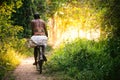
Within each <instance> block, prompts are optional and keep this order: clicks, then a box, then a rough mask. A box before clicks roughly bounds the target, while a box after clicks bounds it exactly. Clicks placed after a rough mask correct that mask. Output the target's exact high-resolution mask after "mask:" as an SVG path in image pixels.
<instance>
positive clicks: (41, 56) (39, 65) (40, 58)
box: [36, 45, 47, 74]
mask: <svg viewBox="0 0 120 80" xmlns="http://www.w3.org/2000/svg"><path fill="white" fill-rule="evenodd" d="M42 46H44V45H37V54H38V56H37V64H36V69H37V70H38V71H39V72H40V74H41V73H42V65H43V63H44V61H47V59H46V57H45V55H44V53H42Z"/></svg>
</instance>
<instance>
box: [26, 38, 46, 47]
mask: <svg viewBox="0 0 120 80" xmlns="http://www.w3.org/2000/svg"><path fill="white" fill-rule="evenodd" d="M47 40H48V38H47V37H46V36H32V37H31V38H30V40H29V41H28V47H31V48H33V47H35V46H37V45H45V46H46V45H47Z"/></svg>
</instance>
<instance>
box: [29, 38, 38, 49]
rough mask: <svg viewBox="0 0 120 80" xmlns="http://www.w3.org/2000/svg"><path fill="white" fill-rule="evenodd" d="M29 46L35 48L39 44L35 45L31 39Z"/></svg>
mask: <svg viewBox="0 0 120 80" xmlns="http://www.w3.org/2000/svg"><path fill="white" fill-rule="evenodd" d="M27 45H28V47H29V48H34V47H35V46H37V44H35V43H34V42H33V41H32V40H31V39H29V40H28V43H27Z"/></svg>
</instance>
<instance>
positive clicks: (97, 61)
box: [45, 39, 112, 80]
mask: <svg viewBox="0 0 120 80" xmlns="http://www.w3.org/2000/svg"><path fill="white" fill-rule="evenodd" d="M104 49H105V42H104V41H101V42H95V41H89V40H85V39H82V40H81V39H76V40H75V41H73V42H71V43H64V45H62V46H60V47H59V48H58V49H55V50H54V51H53V53H52V56H51V57H50V58H49V60H48V62H47V64H46V65H45V67H46V69H47V73H53V74H55V73H63V74H62V76H68V77H70V78H72V79H73V80H106V79H107V78H108V77H109V72H110V71H111V66H112V59H111V57H110V56H109V55H108V54H107V53H105V51H104Z"/></svg>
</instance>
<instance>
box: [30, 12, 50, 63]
mask: <svg viewBox="0 0 120 80" xmlns="http://www.w3.org/2000/svg"><path fill="white" fill-rule="evenodd" d="M31 28H32V35H33V36H47V37H48V32H47V29H46V25H45V22H44V21H43V20H42V19H40V16H39V13H35V14H34V20H32V21H31ZM41 47H42V53H43V60H44V61H46V60H47V59H46V57H45V56H44V52H45V45H42V46H41ZM37 55H38V54H37V46H36V47H35V48H34V59H35V62H34V63H33V65H36V64H37Z"/></svg>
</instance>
